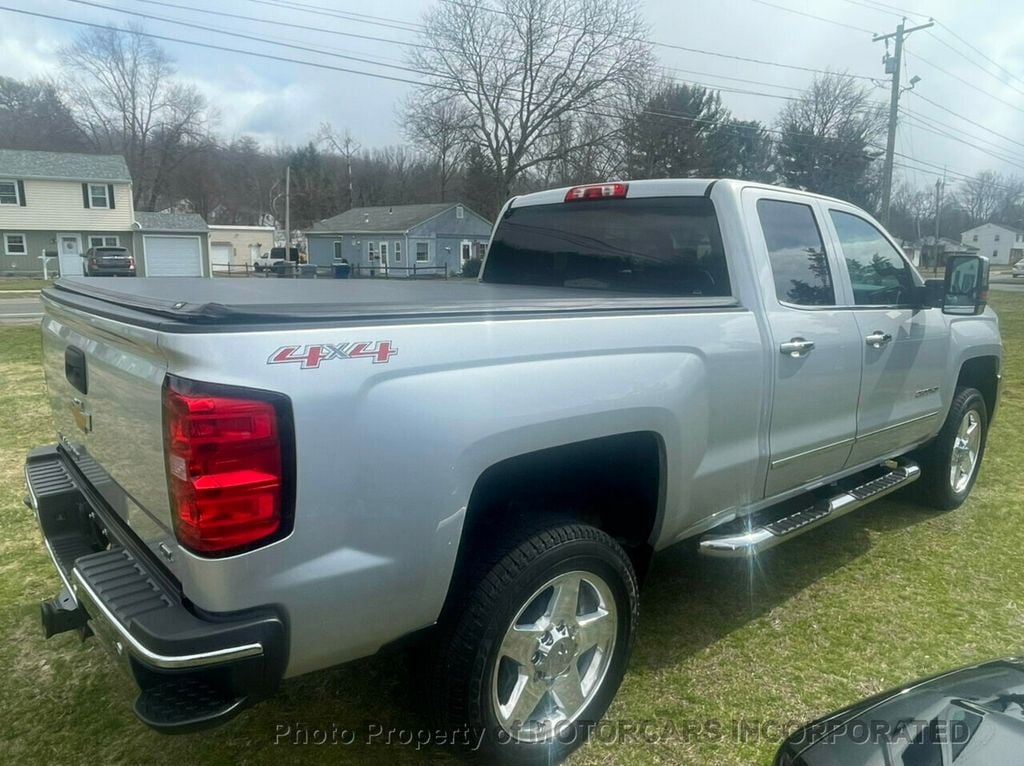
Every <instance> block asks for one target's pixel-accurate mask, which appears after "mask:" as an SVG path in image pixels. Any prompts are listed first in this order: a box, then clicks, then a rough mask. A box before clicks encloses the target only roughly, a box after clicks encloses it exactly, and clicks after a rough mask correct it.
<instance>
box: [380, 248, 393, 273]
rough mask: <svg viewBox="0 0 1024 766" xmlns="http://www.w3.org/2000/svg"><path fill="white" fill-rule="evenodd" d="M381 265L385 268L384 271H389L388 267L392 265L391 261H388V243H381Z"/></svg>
mask: <svg viewBox="0 0 1024 766" xmlns="http://www.w3.org/2000/svg"><path fill="white" fill-rule="evenodd" d="M380 265H381V268H383V269H384V273H385V274H387V273H388V269H389V268H390V267H391V263H390V261H388V243H387V242H381V243H380Z"/></svg>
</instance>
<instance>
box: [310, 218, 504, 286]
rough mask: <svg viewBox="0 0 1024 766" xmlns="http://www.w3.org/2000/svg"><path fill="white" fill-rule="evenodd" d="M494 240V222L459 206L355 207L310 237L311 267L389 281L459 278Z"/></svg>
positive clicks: (322, 224) (321, 225) (320, 226)
mask: <svg viewBox="0 0 1024 766" xmlns="http://www.w3.org/2000/svg"><path fill="white" fill-rule="evenodd" d="M490 236H491V222H490V221H488V220H487V219H486V218H484V217H483V216H481V215H479V214H477V213H474V212H473V211H472V210H470V209H469V208H468V207H466V206H465V205H462V204H460V203H457V202H442V203H437V204H427V205H394V206H387V207H360V208H353V209H352V210H349V211H347V212H345V213H341V214H340V215H336V216H334V217H332V218H328V219H326V220H323V221H320V222H318V223H315V224H314V225H313V228H312V229H311V230H310V231H309V232H307V240H308V253H309V262H310V263H315V264H316V265H318V266H330V265H331V264H332V263H338V262H341V261H342V259H344V260H347V261H348V262H349V263H350V264H352V266H353V267H354V268H355V269H356V270H357V273H362V274H364V275H365V274H371V275H374V276H383V275H386V276H391V277H406V276H418V275H426V274H433V275H442V274H449V275H454V274H459V273H461V272H462V264H464V263H465V262H466V261H468V260H470V258H474V257H483V254H484V250H485V249H486V247H487V241H488V240H489V239H490Z"/></svg>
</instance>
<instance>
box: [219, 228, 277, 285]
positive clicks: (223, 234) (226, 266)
mask: <svg viewBox="0 0 1024 766" xmlns="http://www.w3.org/2000/svg"><path fill="white" fill-rule="evenodd" d="M209 229H210V265H211V267H212V268H213V271H214V273H217V272H225V273H228V272H231V271H241V270H242V268H243V267H245V266H250V265H252V264H253V263H254V262H255V261H256V259H257V258H259V257H260V255H262V254H263V253H264V252H266V251H267V250H269V249H270V248H272V247H273V246H274V227H273V226H228V225H221V224H212V223H211V224H210V226H209Z"/></svg>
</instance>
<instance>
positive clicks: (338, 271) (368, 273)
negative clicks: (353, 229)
mask: <svg viewBox="0 0 1024 766" xmlns="http://www.w3.org/2000/svg"><path fill="white" fill-rule="evenodd" d="M345 267H347V272H348V273H347V274H345V271H346V268H345ZM212 271H213V276H215V277H276V278H283V279H334V278H345V279H448V278H449V277H453V276H456V275H455V274H452V273H451V272H450V271H449V269H448V265H447V264H444V265H443V266H416V265H415V264H414V265H412V266H388V267H387V268H382V267H380V266H361V265H359V264H354V265H353V264H335V265H333V266H317V265H316V264H312V263H291V262H289V263H284V264H281V265H280V266H278V267H277V268H276V269H275V268H267V269H264V270H260V271H257V270H256V267H255V266H253V265H252V264H249V263H227V264H214V265H213V267H212Z"/></svg>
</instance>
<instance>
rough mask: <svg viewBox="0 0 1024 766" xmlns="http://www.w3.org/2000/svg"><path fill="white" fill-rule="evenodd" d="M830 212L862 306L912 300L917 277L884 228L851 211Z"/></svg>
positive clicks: (900, 302)
mask: <svg viewBox="0 0 1024 766" xmlns="http://www.w3.org/2000/svg"><path fill="white" fill-rule="evenodd" d="M829 212H830V214H831V216H832V223H833V224H835V227H836V233H837V234H838V235H839V244H840V245H841V246H842V249H843V257H844V258H845V259H846V268H847V269H848V270H849V272H850V282H852V283H853V302H854V303H855V304H857V305H858V306H898V305H901V304H905V303H910V302H911V300H912V294H913V289H914V277H913V275H912V274H911V272H910V267H909V266H908V265H907V262H906V261H905V260H904V259H903V257H902V256H901V255H900V254H899V252H897V250H896V248H894V247H893V246H892V245H891V244H889V240H887V239H886V238H885V237H884V236H883V235H882V232H880V231H879V230H878V229H876V228H875V227H874V226H873V225H871V224H870V223H868V222H867V221H865V220H864V219H863V218H860V217H858V216H855V215H853V214H851V213H843V212H840V211H838V210H831V211H829Z"/></svg>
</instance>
